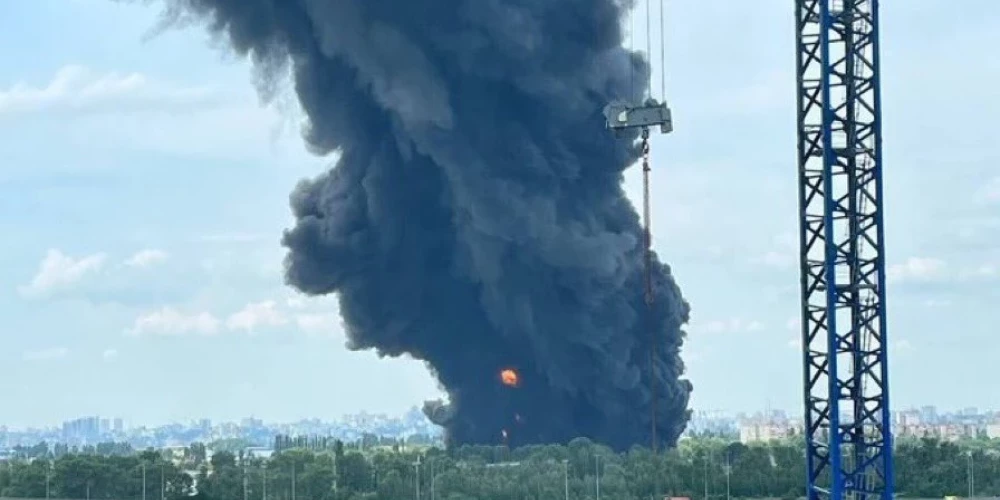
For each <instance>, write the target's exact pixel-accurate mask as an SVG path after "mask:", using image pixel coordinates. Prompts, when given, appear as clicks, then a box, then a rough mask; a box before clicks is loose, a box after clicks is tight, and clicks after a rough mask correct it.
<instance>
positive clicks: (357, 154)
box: [166, 0, 691, 449]
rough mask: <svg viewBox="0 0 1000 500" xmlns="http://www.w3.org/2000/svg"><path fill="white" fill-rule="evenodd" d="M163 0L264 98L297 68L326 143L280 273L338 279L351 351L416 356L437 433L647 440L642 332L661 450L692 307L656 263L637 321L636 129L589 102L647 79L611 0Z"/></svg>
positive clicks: (315, 128) (483, 438) (523, 439)
mask: <svg viewBox="0 0 1000 500" xmlns="http://www.w3.org/2000/svg"><path fill="white" fill-rule="evenodd" d="M166 1H167V3H168V6H169V9H168V10H169V13H170V15H171V16H175V17H173V18H172V19H173V20H174V21H177V20H189V19H196V20H202V21H205V22H207V24H208V25H209V29H210V30H211V31H212V32H214V33H216V34H218V35H221V36H222V37H223V39H224V40H226V41H228V43H229V44H230V45H231V46H232V48H233V49H234V50H235V51H236V52H238V53H239V54H241V55H244V56H247V57H249V58H251V59H252V60H253V61H254V62H255V63H256V65H255V67H256V69H257V70H258V74H257V77H258V83H259V84H260V86H261V89H262V91H265V92H264V93H265V94H267V92H266V91H267V90H269V89H270V88H271V87H270V85H269V82H274V81H275V79H276V78H280V77H281V76H282V75H284V74H285V73H284V72H285V70H287V69H290V70H291V72H292V75H293V81H294V84H295V90H296V92H297V94H298V97H299V99H300V101H301V103H302V106H303V108H304V110H305V112H306V113H307V115H308V119H309V127H308V130H307V131H306V132H305V134H304V135H305V139H306V141H307V142H308V144H309V146H310V148H311V149H312V150H313V151H314V152H315V153H317V154H321V155H323V154H329V153H333V152H339V154H340V156H339V159H338V160H337V163H336V166H335V167H334V168H333V169H332V170H331V171H330V172H328V173H326V174H324V175H321V176H319V177H318V178H316V179H313V180H309V181H303V182H302V183H301V184H300V185H299V186H298V187H297V188H296V189H295V191H294V193H292V195H291V206H292V210H293V212H294V214H295V218H296V224H295V227H293V228H292V229H290V230H288V231H287V232H286V233H285V236H284V245H285V246H287V247H288V257H287V262H286V264H287V276H286V279H287V282H288V283H289V284H291V285H292V286H294V287H295V288H297V289H299V290H302V291H303V292H305V293H309V294H329V293H333V292H338V293H339V297H340V303H341V310H342V312H343V314H344V317H345V320H346V322H347V324H348V326H349V332H348V334H349V337H350V346H351V348H353V349H376V350H377V351H378V352H379V353H381V354H382V355H386V356H400V355H403V354H410V355H411V356H413V357H415V358H417V359H421V360H425V361H426V362H427V363H428V364H429V365H430V367H431V368H432V369H433V371H434V373H435V375H436V376H437V378H438V380H439V381H440V382H441V384H442V385H443V386H444V388H445V389H446V390H447V392H448V394H449V396H450V403H449V404H447V405H445V404H442V403H440V402H431V403H428V404H427V405H425V411H426V413H427V414H428V415H429V416H430V417H431V418H432V419H433V420H434V421H436V422H438V423H440V424H442V425H443V426H444V427H445V428H446V431H447V435H448V437H449V439H450V442H452V443H456V444H460V443H498V442H500V440H501V434H502V430H504V429H506V430H507V431H508V433H509V436H510V437H509V444H511V445H520V444H526V443H538V442H559V441H567V440H569V439H571V438H573V437H576V436H588V437H591V438H594V439H597V440H599V441H601V442H604V443H607V444H608V445H610V446H613V447H615V448H619V449H620V448H625V447H628V446H630V445H633V444H647V445H648V443H649V439H650V405H651V403H650V401H651V396H650V394H651V392H650V387H651V379H650V376H649V375H650V374H649V369H648V359H649V358H648V352H649V348H650V334H649V332H650V329H652V330H653V331H656V332H657V334H658V335H659V337H660V338H659V342H660V347H659V349H660V362H659V364H658V366H657V367H656V378H657V380H656V383H655V387H656V388H657V392H658V393H659V394H660V395H659V396H658V401H659V405H658V414H659V426H658V427H659V428H658V432H659V437H660V438H661V440H662V442H663V443H665V444H668V445H672V444H673V443H675V441H676V439H677V437H678V436H679V434H680V433H681V432H682V431H683V429H684V427H685V425H686V423H687V420H688V418H689V415H688V410H687V406H688V397H689V395H690V392H691V384H690V383H689V382H688V381H686V380H684V379H681V378H680V377H681V374H682V373H683V371H684V369H683V364H682V362H681V359H680V357H679V350H680V347H681V344H682V337H683V333H682V332H681V330H680V327H681V325H682V324H684V323H685V322H686V321H687V318H688V305H687V304H686V303H685V302H684V300H683V299H682V298H681V294H680V291H679V289H678V287H677V285H676V284H675V283H674V280H673V277H672V276H671V275H670V270H669V268H668V267H667V266H665V265H661V264H659V263H658V261H657V264H656V270H655V282H656V305H655V311H654V313H653V315H652V317H647V316H646V314H645V308H644V305H643V302H642V293H641V291H642V274H641V262H642V258H641V252H640V246H639V245H640V238H639V220H638V216H637V214H636V211H635V209H634V207H633V206H632V205H631V204H630V203H629V201H628V200H627V199H626V197H625V195H624V192H623V190H622V187H621V183H622V172H623V170H624V169H625V168H626V167H627V166H629V165H631V164H633V163H635V161H636V159H637V150H636V148H635V146H634V142H635V138H636V137H635V135H631V136H628V137H625V138H624V139H615V138H614V137H613V136H612V134H610V133H609V132H608V131H606V130H605V128H604V122H603V118H602V115H601V109H602V107H603V106H604V105H605V104H606V103H607V102H608V101H609V100H612V99H616V98H625V99H633V100H635V99H638V97H639V96H638V93H637V92H634V91H633V89H640V88H643V87H644V86H645V84H646V81H647V78H648V73H649V72H648V67H647V64H646V63H645V62H644V60H643V59H642V58H641V57H639V56H638V55H637V54H632V53H630V52H629V51H627V50H625V49H623V48H622V47H621V46H622V33H621V30H620V28H619V20H620V18H621V16H622V14H623V12H624V11H623V9H624V6H623V5H621V3H620V2H621V1H622V0H436V1H435V0H176V1H170V0H166ZM503 368H513V369H515V370H517V371H518V372H519V374H520V386H519V387H517V388H510V387H507V386H505V385H503V384H502V383H501V381H500V377H499V372H500V370H501V369H503ZM324 383H331V384H332V383H336V382H334V381H317V384H324ZM351 383H352V384H356V385H357V386H358V388H359V389H362V390H363V388H364V381H351Z"/></svg>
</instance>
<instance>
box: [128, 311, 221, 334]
mask: <svg viewBox="0 0 1000 500" xmlns="http://www.w3.org/2000/svg"><path fill="white" fill-rule="evenodd" d="M220 324H221V322H220V321H219V320H218V318H216V317H215V316H214V315H212V314H211V313H207V312H199V313H183V312H181V311H178V310H177V309H174V308H172V307H163V308H161V309H159V310H156V311H152V312H148V313H145V314H142V315H140V316H139V317H138V318H136V319H135V322H133V324H132V326H131V328H129V329H127V330H126V332H125V333H127V334H129V335H144V334H148V335H184V334H187V333H198V334H203V335H211V334H213V333H217V332H218V331H219V327H220Z"/></svg>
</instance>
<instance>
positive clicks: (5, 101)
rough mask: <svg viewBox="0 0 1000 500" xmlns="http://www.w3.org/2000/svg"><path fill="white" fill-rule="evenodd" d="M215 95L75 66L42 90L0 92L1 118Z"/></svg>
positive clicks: (17, 87)
mask: <svg viewBox="0 0 1000 500" xmlns="http://www.w3.org/2000/svg"><path fill="white" fill-rule="evenodd" d="M215 97H216V93H215V92H214V91H213V90H212V89H209V88H192V87H180V86H175V85H170V84H167V83H163V82H156V81H153V80H151V79H150V78H148V77H147V76H145V75H142V74H140V73H128V74H121V73H116V72H109V73H104V74H100V73H98V72H95V71H93V70H91V69H88V68H86V67H83V66H78V65H68V66H64V67H63V68H61V69H60V70H59V71H57V72H56V74H55V75H54V76H53V77H52V80H50V81H49V82H48V83H47V84H46V85H44V86H32V85H29V84H27V83H16V84H14V85H13V86H12V87H10V88H7V89H0V115H3V114H10V113H30V112H39V111H46V110H93V109H100V108H101V107H102V106H107V105H109V104H111V105H114V106H115V107H120V106H121V105H123V104H124V105H140V106H143V107H148V106H150V105H167V106H177V105H182V104H200V103H204V102H206V101H207V100H209V99H211V98H215Z"/></svg>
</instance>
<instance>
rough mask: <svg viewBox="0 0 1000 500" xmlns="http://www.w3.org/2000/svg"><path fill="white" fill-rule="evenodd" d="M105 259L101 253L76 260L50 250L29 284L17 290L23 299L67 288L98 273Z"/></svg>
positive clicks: (57, 251)
mask: <svg viewBox="0 0 1000 500" xmlns="http://www.w3.org/2000/svg"><path fill="white" fill-rule="evenodd" d="M106 257H107V256H106V255H105V254H103V253H96V254H92V255H88V256H86V257H81V258H78V259H77V258H73V257H70V256H68V255H64V254H63V253H62V252H60V251H59V250H57V249H50V250H49V251H48V253H46V255H45V258H44V259H43V260H42V263H41V264H40V265H39V267H38V272H37V273H36V274H35V277H34V278H32V279H31V283H29V284H28V285H25V286H22V287H19V289H18V290H19V291H20V293H21V295H23V296H25V297H39V296H42V295H45V294H46V293H49V292H51V291H54V290H58V289H65V288H68V287H70V286H72V285H73V284H75V283H77V282H79V281H80V280H82V279H83V278H84V277H86V276H87V275H88V274H92V273H95V272H97V271H100V270H101V268H102V267H103V266H104V261H105V259H106Z"/></svg>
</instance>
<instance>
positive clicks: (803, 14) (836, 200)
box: [795, 0, 893, 500]
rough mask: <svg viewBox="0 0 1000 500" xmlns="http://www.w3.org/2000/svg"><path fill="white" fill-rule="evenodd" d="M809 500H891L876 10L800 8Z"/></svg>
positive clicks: (837, 1) (842, 1) (856, 5)
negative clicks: (847, 499) (829, 499)
mask: <svg viewBox="0 0 1000 500" xmlns="http://www.w3.org/2000/svg"><path fill="white" fill-rule="evenodd" d="M795 9H796V16H795V17H796V47H797V50H796V56H797V57H796V59H797V63H798V64H797V81H798V99H797V101H798V106H797V107H798V177H799V226H800V265H801V287H802V289H801V298H802V306H801V318H802V332H801V334H802V337H801V341H802V361H803V380H804V386H805V387H804V389H805V390H804V403H805V438H806V469H807V497H808V499H809V500H819V499H824V498H831V499H837V500H839V499H841V498H851V499H859V500H875V499H881V500H890V499H891V498H892V497H893V459H892V456H893V454H892V433H891V431H890V424H891V420H890V413H889V387H888V366H887V364H886V354H887V348H888V343H887V340H886V315H885V255H884V242H885V238H884V231H883V220H884V217H883V211H882V124H881V103H880V82H879V42H878V40H879V29H878V0H795Z"/></svg>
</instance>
